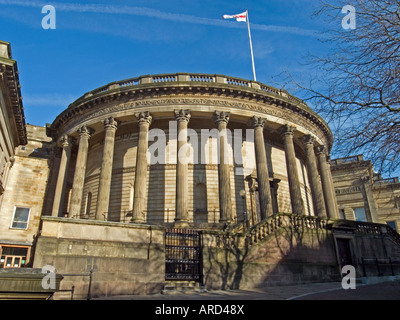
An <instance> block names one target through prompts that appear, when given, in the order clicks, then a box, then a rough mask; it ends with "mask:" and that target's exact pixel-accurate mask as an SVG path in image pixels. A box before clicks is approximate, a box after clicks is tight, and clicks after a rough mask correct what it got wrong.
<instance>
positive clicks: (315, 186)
mask: <svg viewBox="0 0 400 320" xmlns="http://www.w3.org/2000/svg"><path fill="white" fill-rule="evenodd" d="M314 142H315V137H313V136H311V135H307V136H305V137H304V145H305V149H306V163H307V173H308V178H309V180H310V186H311V193H312V199H313V205H314V210H315V214H316V215H317V216H318V217H321V218H326V209H325V203H324V196H323V191H322V186H321V180H320V178H319V174H318V168H317V159H316V156H315V152H314Z"/></svg>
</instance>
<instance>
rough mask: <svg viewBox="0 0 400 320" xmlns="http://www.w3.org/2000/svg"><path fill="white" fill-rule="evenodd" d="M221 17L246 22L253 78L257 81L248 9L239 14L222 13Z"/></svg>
mask: <svg viewBox="0 0 400 320" xmlns="http://www.w3.org/2000/svg"><path fill="white" fill-rule="evenodd" d="M222 19H236V21H239V22H241V21H243V22H247V30H248V32H249V42H250V54H251V64H252V66H253V78H254V81H257V78H256V67H255V66H254V56H253V45H252V43H251V33H250V21H249V14H248V10H246V11H245V12H242V13H239V14H234V15H228V14H224V15H223V16H222Z"/></svg>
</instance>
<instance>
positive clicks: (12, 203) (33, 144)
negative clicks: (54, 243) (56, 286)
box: [0, 125, 52, 267]
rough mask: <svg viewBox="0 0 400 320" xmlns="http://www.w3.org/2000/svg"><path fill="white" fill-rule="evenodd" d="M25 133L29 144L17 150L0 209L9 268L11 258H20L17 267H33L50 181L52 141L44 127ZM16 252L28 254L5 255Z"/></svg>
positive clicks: (0, 227) (0, 239) (0, 228)
mask: <svg viewBox="0 0 400 320" xmlns="http://www.w3.org/2000/svg"><path fill="white" fill-rule="evenodd" d="M26 130H27V139H28V143H27V144H26V145H24V146H22V145H20V146H19V147H17V148H16V150H15V155H14V164H13V169H12V170H11V171H10V174H9V177H8V181H7V186H6V189H5V191H4V198H3V201H2V203H1V208H0V234H1V236H0V246H1V247H2V258H3V259H5V260H6V261H3V263H4V265H6V266H7V264H8V263H7V257H8V256H10V257H11V256H20V257H21V259H20V260H18V263H15V266H18V267H19V266H24V265H29V263H30V254H31V248H32V246H33V245H34V242H35V239H36V237H37V234H38V232H39V224H40V218H41V216H42V211H43V206H44V204H45V194H46V190H47V182H48V177H49V162H50V156H51V150H52V143H51V138H49V137H47V136H46V130H45V128H44V127H38V126H32V125H26ZM18 212H21V213H22V214H21V216H17V213H18ZM24 213H26V215H25V214H24ZM14 249H15V250H17V251H21V250H25V254H11V253H9V254H7V253H5V252H6V251H7V252H9V250H14ZM22 257H24V258H23V259H22ZM9 262H10V263H11V260H10V261H9ZM10 266H11V265H10ZM12 266H14V265H12Z"/></svg>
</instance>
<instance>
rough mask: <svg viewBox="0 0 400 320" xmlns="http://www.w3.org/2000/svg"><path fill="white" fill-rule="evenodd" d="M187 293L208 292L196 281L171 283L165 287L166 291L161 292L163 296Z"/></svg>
mask: <svg viewBox="0 0 400 320" xmlns="http://www.w3.org/2000/svg"><path fill="white" fill-rule="evenodd" d="M186 292H190V293H193V292H198V293H201V292H207V290H206V289H205V288H204V287H203V286H202V285H200V283H199V282H195V281H169V282H167V283H166V284H165V285H164V289H163V290H161V293H162V294H174V293H175V294H176V293H186Z"/></svg>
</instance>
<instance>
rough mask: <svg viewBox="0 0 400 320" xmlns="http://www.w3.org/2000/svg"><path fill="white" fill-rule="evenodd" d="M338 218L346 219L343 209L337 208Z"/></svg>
mask: <svg viewBox="0 0 400 320" xmlns="http://www.w3.org/2000/svg"><path fill="white" fill-rule="evenodd" d="M339 218H340V219H342V220H346V215H345V214H344V209H339Z"/></svg>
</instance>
